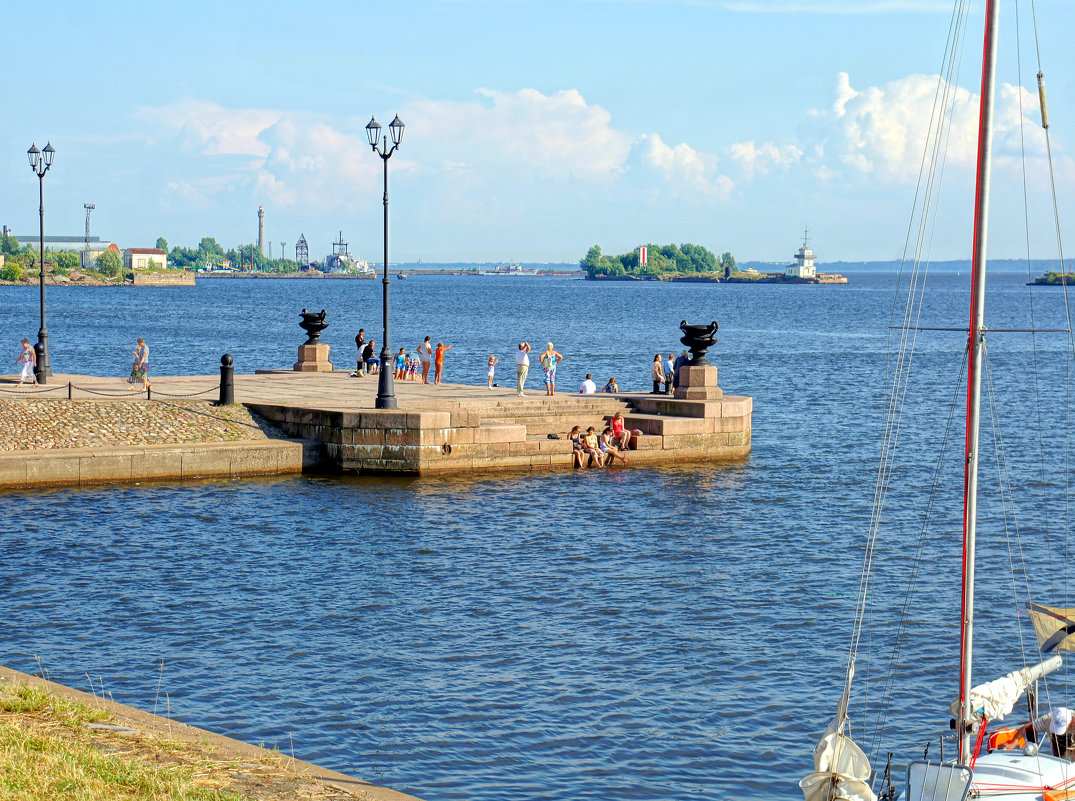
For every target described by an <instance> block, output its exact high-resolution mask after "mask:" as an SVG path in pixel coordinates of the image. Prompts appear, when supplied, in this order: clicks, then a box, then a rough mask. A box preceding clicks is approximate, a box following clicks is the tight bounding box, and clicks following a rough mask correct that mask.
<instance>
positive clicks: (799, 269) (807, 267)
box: [784, 231, 817, 278]
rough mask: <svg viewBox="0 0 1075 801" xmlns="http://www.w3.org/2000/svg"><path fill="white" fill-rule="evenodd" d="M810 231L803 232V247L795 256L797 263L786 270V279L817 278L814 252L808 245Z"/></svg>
mask: <svg viewBox="0 0 1075 801" xmlns="http://www.w3.org/2000/svg"><path fill="white" fill-rule="evenodd" d="M807 234H808V231H803V246H802V247H801V248H799V252H798V253H796V254H795V263H794V264H789V265H788V266H787V267H785V268H784V277H785V278H816V277H817V271H816V270H815V269H814V251H812V250H811V249H810V248H809V247H807V245H806V239H807Z"/></svg>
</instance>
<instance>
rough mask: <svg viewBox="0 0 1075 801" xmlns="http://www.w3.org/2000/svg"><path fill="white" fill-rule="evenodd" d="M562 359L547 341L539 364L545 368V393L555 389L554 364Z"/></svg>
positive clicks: (547, 393)
mask: <svg viewBox="0 0 1075 801" xmlns="http://www.w3.org/2000/svg"><path fill="white" fill-rule="evenodd" d="M563 360H564V357H563V356H562V355H560V353H558V352H557V351H556V349H555V348H553V346H552V343H551V342H549V343H548V344H546V346H545V352H544V353H542V354H541V366H542V367H543V368H545V394H546V395H551V394H552V393H554V392H555V391H556V365H558V364H559V363H560V362H562V361H563Z"/></svg>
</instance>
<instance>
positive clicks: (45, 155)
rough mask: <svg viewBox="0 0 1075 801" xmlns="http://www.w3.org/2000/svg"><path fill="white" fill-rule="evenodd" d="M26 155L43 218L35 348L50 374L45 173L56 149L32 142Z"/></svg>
mask: <svg viewBox="0 0 1075 801" xmlns="http://www.w3.org/2000/svg"><path fill="white" fill-rule="evenodd" d="M26 155H27V156H29V157H30V169H32V170H33V171H34V173H36V174H37V183H38V195H39V198H40V201H41V202H40V205H39V207H38V215H39V216H40V218H41V240H40V242H39V245H40V250H38V252H37V259H38V262H40V265H41V272H40V278H41V328H40V329H39V330H38V332H37V344H38V345H40V346H41V347H40V348H36V349H35V350H37V351H38V353H39V354H40V357H39V358H40V363H39V364H38V365H37V367H38V370H39V371H40V372H41V374H42V375H45V376H50V375H52V364H51V363H50V362H49V332H48V329H47V328H46V327H45V173H46V172H48V171H49V167H51V166H52V160H53V159H54V158H56V149H55V148H54V147H53V146H52V144H51V143H47V144H46V145H45V149H44V150H38V149H37V145H36V144H32V145H30V149H29V150H27V151H26Z"/></svg>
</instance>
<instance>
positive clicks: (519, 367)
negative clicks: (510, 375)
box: [515, 342, 530, 398]
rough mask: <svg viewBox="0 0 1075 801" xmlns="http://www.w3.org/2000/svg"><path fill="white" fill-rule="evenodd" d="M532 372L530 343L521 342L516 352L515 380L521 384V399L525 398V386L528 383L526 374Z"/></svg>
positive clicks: (519, 393)
mask: <svg viewBox="0 0 1075 801" xmlns="http://www.w3.org/2000/svg"><path fill="white" fill-rule="evenodd" d="M529 372H530V343H529V342H520V343H519V349H518V350H517V351H515V379H516V381H517V382H518V384H519V392H518V395H519V397H520V398H521V397H523V384H525V383H526V374H527V373H529Z"/></svg>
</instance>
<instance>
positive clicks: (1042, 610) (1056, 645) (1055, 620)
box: [1026, 604, 1075, 654]
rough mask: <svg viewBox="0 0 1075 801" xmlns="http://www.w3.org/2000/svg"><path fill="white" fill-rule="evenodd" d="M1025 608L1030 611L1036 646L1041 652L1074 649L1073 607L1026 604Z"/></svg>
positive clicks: (1074, 621) (1074, 610)
mask: <svg viewBox="0 0 1075 801" xmlns="http://www.w3.org/2000/svg"><path fill="white" fill-rule="evenodd" d="M1026 610H1027V612H1029V613H1030V622H1031V623H1033V624H1034V633H1035V634H1036V635H1037V637H1038V647H1039V648H1040V649H1041V652H1042V653H1043V654H1051V653H1052V652H1053V651H1075V609H1058V608H1056V607H1053V606H1041V605H1040V604H1027V605H1026Z"/></svg>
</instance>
